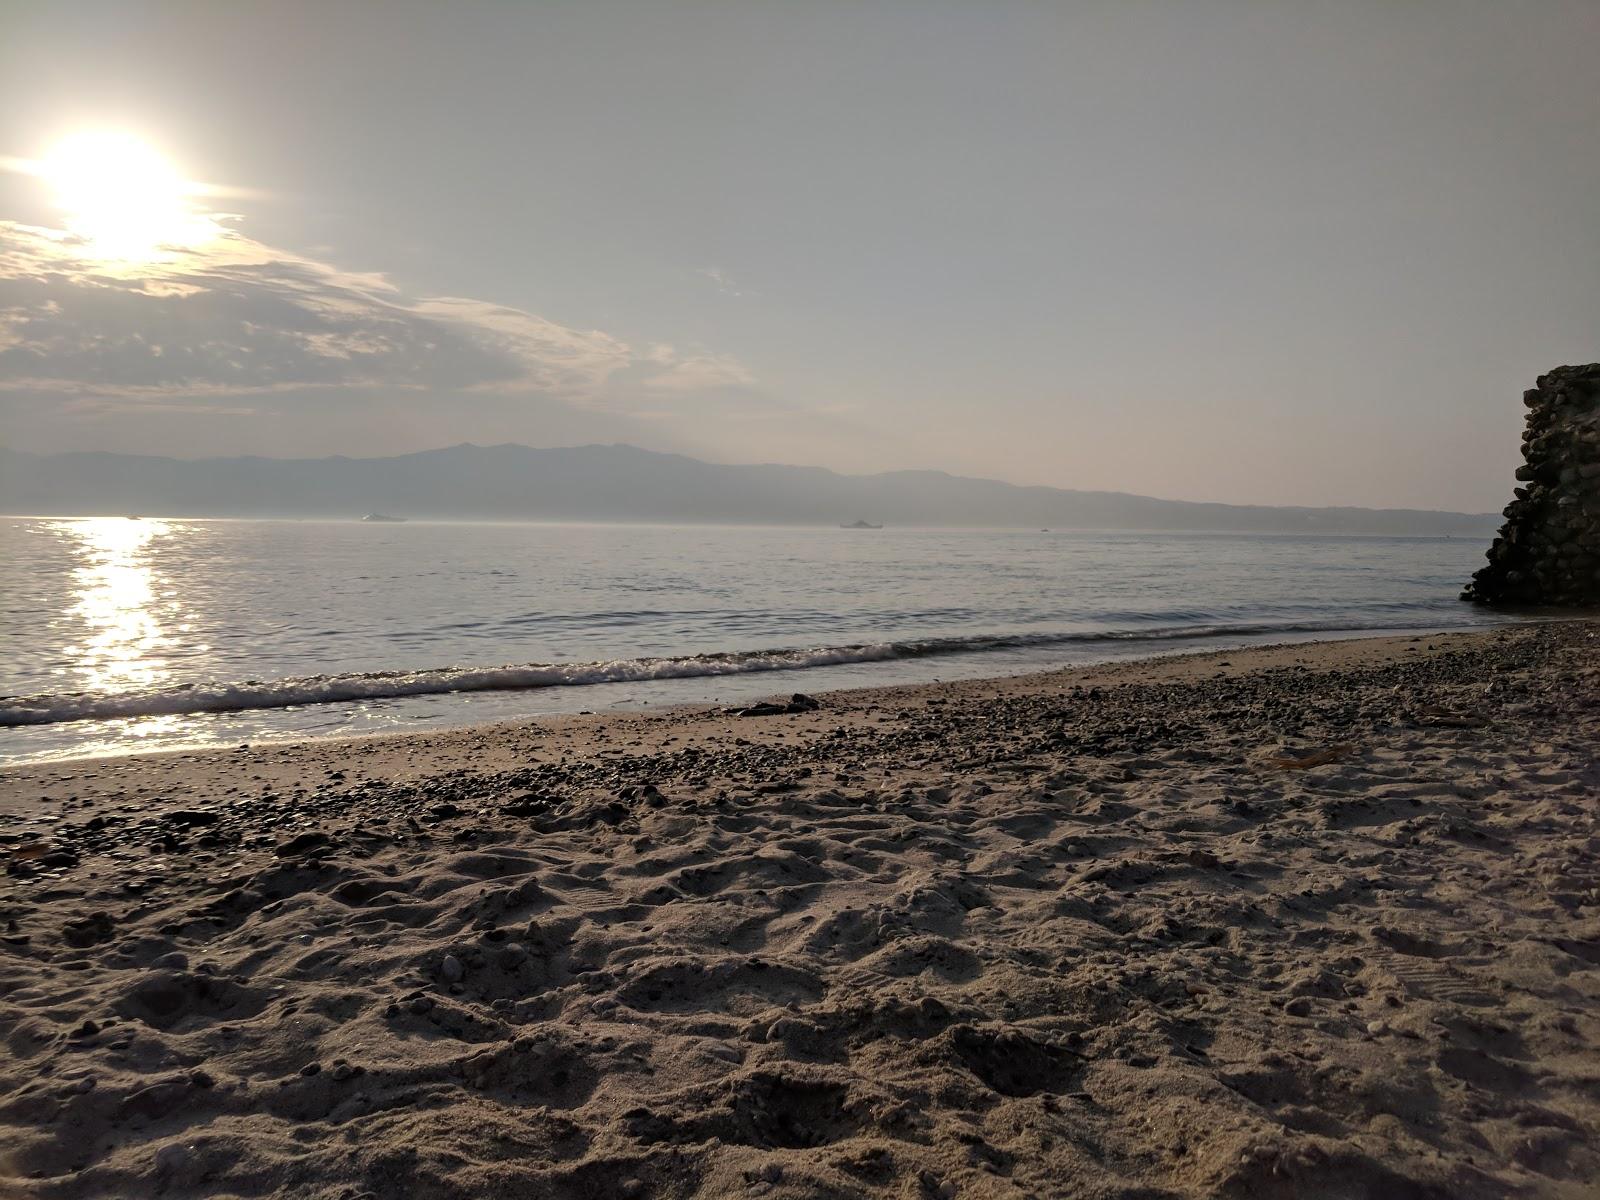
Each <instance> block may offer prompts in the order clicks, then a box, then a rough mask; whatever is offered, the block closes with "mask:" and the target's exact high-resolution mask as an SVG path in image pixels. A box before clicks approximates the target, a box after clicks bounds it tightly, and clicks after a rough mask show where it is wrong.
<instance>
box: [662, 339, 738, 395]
mask: <svg viewBox="0 0 1600 1200" xmlns="http://www.w3.org/2000/svg"><path fill="white" fill-rule="evenodd" d="M656 349H657V350H659V349H660V347H657V348H656ZM669 354H670V357H668V358H667V359H666V360H665V361H663V360H662V359H660V358H655V359H653V360H652V361H654V362H656V363H657V365H659V366H661V367H662V369H661V370H660V371H658V372H656V373H655V374H653V375H651V376H650V377H649V378H647V379H646V380H645V381H644V385H645V386H646V387H648V388H652V389H654V390H656V391H661V392H709V391H714V390H717V389H721V388H734V387H737V388H751V387H755V386H756V379H755V376H753V375H751V374H750V372H749V370H748V369H746V367H745V366H744V364H743V363H741V362H739V361H738V360H737V359H735V358H732V357H730V356H728V355H726V354H707V353H691V354H688V355H679V354H677V353H676V352H672V351H670V348H669Z"/></svg>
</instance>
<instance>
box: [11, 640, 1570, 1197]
mask: <svg viewBox="0 0 1600 1200" xmlns="http://www.w3.org/2000/svg"><path fill="white" fill-rule="evenodd" d="M1597 682H1600V628H1597V626H1595V625H1593V624H1589V623H1582V622H1572V623H1561V624H1547V625H1539V626H1523V627H1517V628H1508V629H1503V630H1500V631H1497V632H1493V633H1488V634H1478V635H1439V636H1434V637H1428V638H1422V639H1385V640H1381V641H1368V642H1345V643H1327V644H1323V645H1318V646H1291V647H1282V648H1267V649H1258V650H1251V651H1240V650H1232V651H1229V652H1228V653H1227V655H1226V656H1219V655H1200V656H1189V657H1184V658H1175V659H1169V660H1157V661H1153V662H1150V663H1145V664H1125V665H1122V666H1116V667H1106V668H1098V669H1093V670H1089V671H1084V672H1079V673H1077V674H1071V675H1069V674H1058V675H1050V676H1033V677H1026V678H1022V679H1017V680H1003V681H988V682H977V683H963V684H952V685H944V686H935V687H924V688H905V689H896V690H886V691H876V692H856V693H839V694H835V695H830V696H826V697H823V698H822V702H821V703H820V704H819V703H818V702H817V701H812V700H809V698H807V697H802V696H796V697H794V698H793V699H792V700H788V701H782V702H777V703H775V705H774V707H775V708H776V709H777V710H778V711H776V712H772V713H768V714H765V715H766V716H767V718H768V719H765V720H760V721H755V720H749V719H746V718H744V717H742V716H740V715H738V714H737V713H730V712H726V711H720V710H679V711H674V712H666V713H661V714H652V715H650V716H648V717H644V716H638V715H631V714H630V715H625V716H624V715H612V716H596V717H580V718H566V719H561V720H550V721H542V722H527V723H521V724H512V725H506V726H500V727H494V728H487V729H476V730H463V731H454V732H446V733H436V734H429V735H422V736H420V737H410V738H387V739H368V740H363V741H354V742H342V743H339V742H326V743H302V744H296V745H281V746H257V747H255V748H253V749H249V750H229V751H219V752H205V753H191V754H170V755H160V756H151V757H148V758H143V759H139V758H134V759H122V760H103V761H97V762H83V763H60V764H49V765H42V766H32V767H22V768H13V769H10V770H8V771H6V772H4V773H3V774H0V787H3V789H4V790H3V793H0V821H3V823H0V860H3V861H4V863H5V865H6V872H7V873H6V875H5V876H4V877H3V881H0V882H3V885H4V889H5V890H4V895H3V900H0V962H3V964H4V967H3V970H0V1034H3V1036H4V1038H5V1045H6V1048H7V1052H8V1053H7V1056H6V1057H5V1059H4V1060H3V1061H0V1195H5V1196H11V1195H17V1196H29V1197H40V1198H62V1200H66V1198H80V1197H84V1198H86V1197H104V1196H117V1197H143V1196H162V1197H175V1196H238V1197H282V1198H284V1200H288V1198H290V1197H293V1198H295V1200H301V1198H314V1200H336V1198H337V1200H358V1198H361V1197H384V1198H388V1197H402V1196H403V1197H409V1198H416V1200H431V1198H435V1197H437V1198H441V1200H444V1198H449V1200H457V1198H460V1200H466V1198H468V1197H473V1198H477V1197H494V1196H507V1197H509V1196H518V1197H521V1196H550V1197H610V1196H632V1197H651V1196H664V1197H665V1196H671V1197H687V1196H706V1197H713V1196H716V1197H720V1196H729V1195H751V1196H773V1197H818V1196H839V1197H845V1196H892V1197H958V1196H959V1197H969V1196H970V1197H990V1196H994V1197H1029V1196H1032V1197H1053V1196H1091V1197H1124V1198H1126V1200H1133V1198H1135V1197H1138V1198H1142V1200H1158V1198H1173V1200H1177V1198H1187V1197H1201V1196H1235V1197H1259V1196H1270V1197H1340V1198H1352V1200H1353V1198H1357V1197H1373V1198H1377V1197H1384V1198H1387V1197H1412V1198H1418V1197H1421V1198H1429V1197H1437V1198H1440V1200H1444V1198H1461V1197H1465V1198H1473V1197H1485V1198H1487V1197H1502V1196H1551V1197H1572V1198H1574V1200H1576V1198H1577V1197H1583V1196H1593V1195H1594V1192H1593V1190H1592V1189H1593V1181H1594V1180H1595V1179H1596V1178H1600V1090H1597V1086H1596V1085H1597V1080H1600V827H1597V819H1596V816H1597V814H1596V804H1595V797H1596V788H1597V784H1600V768H1597V765H1596V748H1597V746H1600V709H1597V708H1596V705H1595V701H1596V698H1597V696H1596V692H1597V686H1596V685H1597ZM802 700H805V701H807V703H804V704H802V703H800V702H801V701H802Z"/></svg>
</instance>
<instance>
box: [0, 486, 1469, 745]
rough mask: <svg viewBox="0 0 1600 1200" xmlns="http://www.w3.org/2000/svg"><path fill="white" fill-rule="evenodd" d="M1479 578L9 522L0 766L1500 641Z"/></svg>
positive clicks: (1398, 549)
mask: <svg viewBox="0 0 1600 1200" xmlns="http://www.w3.org/2000/svg"><path fill="white" fill-rule="evenodd" d="M1480 556H1481V546H1480V545H1479V544H1478V543H1477V542H1476V541H1475V540H1473V539H1430V538H1380V537H1300V536H1260V535H1251V536H1234V535H1225V534H1180V535H1172V534H1143V533H1093V532H1074V531H1057V532H1051V531H1043V530H1017V531H995V530H960V531H953V530H935V529H885V530H873V531H865V530H863V531H851V530H841V529H814V528H728V527H717V526H696V527H660V526H625V525H577V524H570V525H540V524H465V523H428V522H412V523H408V524H397V525H370V524H361V523H359V522H351V521H345V522H338V521H197V520H158V519H145V520H128V519H125V518H121V517H117V518H102V519H89V520H56V519H48V518H8V519H5V520H4V521H0V559H3V561H5V562H7V563H8V564H9V569H8V571H7V573H6V574H5V576H4V577H3V578H0V617H3V623H4V629H5V634H4V643H5V645H4V653H3V654H0V697H3V698H0V759H3V760H5V761H22V760H27V759H32V758H40V757H62V756H75V755H86V754H104V753H120V752H127V751H133V750H140V749H156V748H164V747H173V746H186V745H209V744H234V743H238V742H245V741H258V740H261V739H265V738H283V737H297V736H308V735H328V734H355V733H369V732H378V731H385V730H398V729H417V728H422V727H428V726H441V725H461V724H468V723H474V722H479V721H486V720H498V719H502V718H509V717H515V716H524V715H529V714H535V713H549V712H561V711H576V710H582V709H604V708H609V707H618V706H631V705H644V704H648V705H652V706H653V705H661V704H669V703H680V702H691V701H694V702H698V701H709V700H713V699H715V700H720V701H723V702H729V703H731V702H735V701H743V700H749V699H752V698H754V697H758V696H765V695H769V694H773V693H786V692H790V691H796V690H804V691H821V690H825V689H828V688H836V687H843V686H861V685H876V684H891V683H902V682H913V681H924V680H931V679H935V678H939V679H949V678H955V677H981V676H993V675H1004V674H1013V673H1017V672H1021V671H1024V670H1029V669H1035V668H1040V667H1046V666H1051V665H1058V664H1068V663H1077V662H1088V661H1094V660H1101V659H1106V658H1111V657H1122V656H1127V655H1137V654H1149V653H1154V652H1162V651H1182V650H1193V649H1205V648H1212V647H1215V646H1217V645H1227V644H1234V643H1239V644H1243V643H1248V642H1255V641H1282V640H1289V639H1295V638H1307V637H1315V636H1330V635H1341V634H1352V633H1358V632H1363V631H1383V630H1406V629H1439V628H1445V627H1457V626H1468V625H1472V624H1482V623H1484V622H1485V621H1487V620H1490V619H1491V618H1489V617H1487V616H1486V615H1485V614H1484V613H1483V612H1482V611H1479V610H1474V609H1470V608H1468V607H1466V606H1464V605H1462V604H1460V603H1459V602H1458V601H1457V600H1456V598H1455V597H1456V591H1457V590H1458V588H1459V586H1460V582H1461V580H1462V579H1463V578H1465V577H1466V575H1467V574H1468V572H1469V571H1470V570H1471V568H1472V567H1473V566H1474V565H1476V561H1477V560H1478V558H1479V557H1480ZM774 668H786V669H782V670H774ZM461 689H465V690H461ZM318 701H321V702H318ZM219 710H220V711H219Z"/></svg>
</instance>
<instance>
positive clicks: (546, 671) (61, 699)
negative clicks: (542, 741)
mask: <svg viewBox="0 0 1600 1200" xmlns="http://www.w3.org/2000/svg"><path fill="white" fill-rule="evenodd" d="M1416 627H1417V620H1416V619H1415V618H1413V619H1412V620H1411V621H1409V622H1404V623H1393V624H1383V623H1377V624H1375V623H1374V622H1372V621H1370V620H1369V621H1361V622H1303V623H1296V622H1279V623H1260V624H1224V625H1181V626H1171V627H1167V628H1154V629H1152V628H1144V629H1125V630H1095V631H1081V632H1074V633H1027V634H993V635H985V636H976V637H941V638H921V639H915V640H908V641H889V642H859V643H853V644H849V645H841V646H818V647H811V648H800V649H776V650H754V651H747V652H740V653H718V654H693V655H683V656H678V657H664V658H623V659H616V660H614V661H610V662H588V663H529V664H525V665H521V666H516V665H512V666H499V667H442V668H438V669H433V670H420V671H368V672H361V673H354V674H343V675H312V676H307V677H304V678H296V679H278V680H272V681H270V682H261V681H259V680H244V681H242V682H236V683H204V684H181V685H174V686H171V687H165V688H159V689H153V690H149V691H134V692H114V693H90V692H70V693H60V694H41V695H33V696H5V697H0V728H5V727H17V726H23V725H53V724H59V723H61V722H65V721H93V720H112V719H119V718H129V717H148V716H171V715H176V714H183V713H216V712H239V711H244V710H248V709H272V708H289V707H292V706H299V705H306V704H336V703H341V702H349V701H358V700H390V699H398V698H400V697H405V696H430V695H445V694H448V693H451V692H485V691H512V690H521V689H532V688H549V687H582V686H585V685H589V684H599V683H635V682H641V681H645V680H660V679H694V678H705V677H710V676H717V675H745V674H751V673H754V672H758V671H803V670H806V669H808V668H812V667H831V666H840V665H844V664H850V663H873V662H890V661H895V660H899V659H911V658H929V657H933V656H936V655H955V654H980V653H988V652H994V651H1006V650H1023V651H1025V650H1029V649H1035V648H1040V649H1042V648H1047V647H1052V646H1071V645H1077V644H1081V645H1085V646H1093V645H1095V644H1097V643H1138V642H1152V643H1170V642H1174V641H1191V640H1192V641H1200V640H1205V639H1214V638H1256V637H1263V636H1286V637H1300V636H1303V635H1308V634H1317V633H1339V632H1346V633H1349V632H1361V631H1371V632H1373V633H1382V632H1384V631H1385V630H1386V629H1388V630H1397V629H1413V628H1416Z"/></svg>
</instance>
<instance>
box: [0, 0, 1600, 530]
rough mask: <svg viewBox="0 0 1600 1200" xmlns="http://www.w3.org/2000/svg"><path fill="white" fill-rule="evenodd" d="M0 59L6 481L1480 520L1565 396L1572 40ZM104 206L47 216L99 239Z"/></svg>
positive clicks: (709, 20)
mask: <svg viewBox="0 0 1600 1200" xmlns="http://www.w3.org/2000/svg"><path fill="white" fill-rule="evenodd" d="M0 31H3V36H0V156H6V161H7V162H8V163H9V164H10V169H7V170H0V222H4V224H0V442H4V443H6V444H9V445H12V446H15V447H17V448H20V449H31V450H44V451H48V450H59V449H120V450H130V451H140V452H163V453H173V454H181V455H200V454H215V453H228V454H231V453H264V454H282V455H305V454H325V453H346V454H382V453H394V452H401V451H407V450H415V449H422V448H426V447H430V446H437V445H444V444H449V443H454V442H461V441H476V442H498V441H520V442H527V443H530V444H534V445H561V444H570V443H574V442H583V441H629V442H633V443H636V444H639V445H642V446H646V447H650V448H653V449H666V450H678V451H682V452H684V453H689V454H694V455H697V456H700V457H706V458H711V459H716V460H721V461H779V462H798V463H815V464H821V465H825V466H831V467H836V468H839V469H842V470H878V469H888V468H898V467H939V468H944V469H947V470H950V471H955V472H959V473H963V474H977V475H986V476H994V477H998V478H1004V479H1009V480H1013V481H1017V482H1023V483H1047V484H1055V485H1059V486H1065V487H1083V488H1116V489H1121V490H1127V491H1135V492H1144V493H1149V494H1154V495H1160V496H1167V497H1175V498H1186V499H1200V500H1227V501H1240V502H1263V503H1278V502H1281V503H1311V504H1323V503H1353V504H1370V505H1391V504H1392V505H1409V506H1421V507H1441V508H1468V509H1479V510H1482V509H1494V508H1498V507H1500V505H1501V504H1502V503H1504V502H1505V500H1506V499H1507V493H1508V491H1509V488H1510V486H1511V482H1512V480H1511V471H1512V468H1513V467H1514V465H1515V463H1516V461H1517V459H1518V449H1517V436H1518V430H1519V428H1520V425H1521V414H1522V409H1521V405H1520V395H1521V391H1522V389H1523V388H1525V387H1528V386H1531V385H1532V382H1533V378H1534V376H1535V375H1537V374H1539V373H1540V372H1542V371H1543V370H1545V369H1548V368H1549V367H1551V366H1555V365H1557V364H1559V363H1565V362H1586V361H1593V360H1595V359H1597V358H1600V74H1597V73H1596V69H1595V52H1596V47H1597V46H1600V3H1596V2H1595V0H1580V2H1574V3H1563V2H1559V0H1550V2H1545V0H1526V2H1521V3H1515V4H1507V3H1504V2H1503V0H1501V2H1493V3H1472V2H1470V0H1437V2H1433V3H1426V2H1399V0H1380V2H1376V3H1359V2H1355V3H1350V2H1345V3H1337V4H1334V3H1316V4H1313V3H1299V4H1296V3H1266V2H1264V0H1261V2H1249V3H1223V2H1220V0H1219V2H1205V0H1182V2H1173V3H1139V2H1137V0H1116V2H1107V3H1059V4H1043V3H999V2H994V0H984V2H981V3H980V2H977V0H969V2H968V3H963V4H941V3H929V2H919V3H909V2H906V3H889V2H879V3H864V4H862V3H798V2H796V3H788V4H765V3H758V2H751V0H738V2H734V0H729V2H727V3H688V2H674V0H648V2H645V3H638V4H624V3H606V2H603V0H602V2H597V3H571V4H554V3H552V4H537V3H522V4H513V3H509V2H508V3H499V4H491V3H453V4H449V5H442V4H432V3H430V4H425V5H424V4H417V5H406V4H400V3H393V2H388V0H386V2H384V3H377V2H371V3H353V2H343V3H327V2H325V0H320V2H318V3H306V4H301V3H295V2H292V0H272V2H270V3H260V4H255V5H251V4H245V3H228V4H219V3H212V2H206V3H196V4H179V3H156V2H149V0H146V2H142V3H141V2H133V0H119V2H118V3H115V4H105V5H101V4H95V3H89V2H87V0H74V2H73V3H70V4H46V3H43V2H42V0H40V2H35V3H16V2H14V0H0ZM96 130H116V131H123V132H124V133H126V134H131V135H133V136H136V137H138V138H142V139H144V140H145V141H146V142H148V143H149V144H150V145H151V146H153V147H155V148H156V149H157V150H159V151H160V153H161V154H163V155H165V156H167V157H168V158H170V160H171V162H172V163H173V164H175V165H176V167H177V169H179V170H181V172H182V173H183V174H184V176H185V177H187V178H189V179H192V180H197V181H203V182H204V183H206V184H209V185H215V186H214V187H213V188H211V189H210V190H209V191H208V192H206V193H205V194H203V195H200V196H198V197H197V198H195V199H193V200H192V201H190V202H191V203H193V204H195V205H198V206H202V207H203V208H204V209H205V210H206V211H208V212H216V213H225V214H229V215H228V216H227V217H226V218H216V219H215V222H216V223H215V228H216V229H218V230H220V231H222V232H221V233H220V236H216V237H214V238H212V239H210V240H208V241H206V242H205V243H204V244H197V245H194V246H191V247H188V248H187V249H182V250H181V251H174V252H172V253H168V254H165V255H164V257H163V258H162V260H161V261H159V262H147V263H140V262H133V263H130V262H126V261H121V262H116V263H109V264H108V263H107V262H105V261H101V260H100V256H99V251H98V250H97V249H96V246H95V245H94V244H92V242H91V241H88V240H86V238H85V236H84V235H83V233H82V230H81V228H79V227H77V226H71V223H70V221H69V217H68V215H67V214H65V213H64V212H63V211H62V208H61V205H62V203H63V201H62V200H61V196H62V194H63V193H61V192H60V191H59V189H56V190H52V186H50V179H51V178H53V177H47V176H46V175H44V174H41V173H40V172H41V170H42V168H37V164H38V163H40V162H46V161H55V160H53V159H51V157H50V156H51V154H52V147H58V146H59V145H60V144H61V142H62V139H70V138H71V137H72V136H73V135H76V134H80V133H83V132H84V131H96ZM30 164H34V165H33V166H30ZM138 183H139V180H133V181H132V182H131V183H130V184H129V186H128V187H127V188H124V187H122V186H121V184H120V183H118V184H117V185H115V186H107V183H106V181H105V180H104V179H100V178H98V177H96V178H91V179H90V180H89V181H88V183H87V184H84V183H83V181H81V180H80V181H79V186H80V191H81V189H82V187H83V186H88V187H90V189H91V191H92V192H93V195H92V196H91V197H90V199H89V200H86V201H83V203H85V204H93V205H98V206H100V207H98V208H96V209H95V211H96V212H97V213H98V214H99V216H100V218H101V219H102V220H105V219H106V211H107V210H108V209H109V211H110V213H111V216H112V218H116V217H118V216H119V215H120V210H119V209H118V207H117V206H118V205H119V204H121V203H122V201H121V200H118V199H101V197H105V196H111V197H120V196H122V195H123V194H124V193H126V194H127V195H131V196H134V197H135V198H136V199H137V196H138V195H139V194H140V193H139V189H138V187H137V186H135V185H137V184H138ZM130 203H131V202H130ZM137 215H138V214H137V213H136V214H135V216H137ZM68 227H71V228H72V229H73V230H74V233H73V234H69V235H63V234H62V233H61V232H60V231H61V230H62V229H64V228H68Z"/></svg>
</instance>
